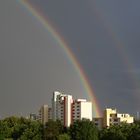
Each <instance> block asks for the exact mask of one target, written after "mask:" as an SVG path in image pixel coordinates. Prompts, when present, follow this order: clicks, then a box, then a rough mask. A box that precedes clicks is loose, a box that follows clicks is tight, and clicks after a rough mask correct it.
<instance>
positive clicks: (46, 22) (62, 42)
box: [17, 0, 101, 116]
mask: <svg viewBox="0 0 140 140" xmlns="http://www.w3.org/2000/svg"><path fill="white" fill-rule="evenodd" d="M17 2H19V3H20V4H21V5H22V7H24V8H25V9H27V11H28V12H29V13H30V14H31V15H32V16H34V17H35V18H36V19H37V20H38V21H39V22H40V23H41V24H42V26H44V28H45V29H46V30H47V32H49V33H50V35H51V36H52V37H53V39H54V41H57V43H58V45H59V47H61V48H62V49H63V50H64V52H65V53H66V55H67V57H68V58H69V61H70V62H71V63H72V65H73V66H74V68H75V70H76V72H77V74H78V75H79V78H80V81H81V82H82V85H83V87H84V89H85V91H86V94H87V95H86V96H88V98H89V99H91V101H92V103H93V115H94V116H101V113H100V109H99V105H98V103H97V99H96V97H95V93H94V91H93V88H91V85H90V83H89V81H88V79H87V76H86V74H85V72H84V71H83V69H82V67H81V65H80V63H79V62H78V61H77V59H76V57H75V56H74V54H73V52H72V51H71V50H70V47H68V45H67V43H66V41H65V40H64V38H63V37H62V36H61V35H60V34H59V33H58V32H57V31H56V30H55V29H54V27H53V26H52V23H51V21H50V20H49V19H48V18H47V16H46V15H43V13H42V12H41V11H40V10H39V9H37V7H36V6H35V5H33V3H31V2H30V1H29V0H19V1H17Z"/></svg>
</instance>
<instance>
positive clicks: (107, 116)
mask: <svg viewBox="0 0 140 140" xmlns="http://www.w3.org/2000/svg"><path fill="white" fill-rule="evenodd" d="M103 119H104V125H103V126H104V127H109V126H110V125H116V124H120V123H122V122H126V123H133V122H134V118H133V117H131V116H130V115H129V114H119V113H117V111H116V109H115V110H113V109H110V108H107V109H105V111H104V116H103Z"/></svg>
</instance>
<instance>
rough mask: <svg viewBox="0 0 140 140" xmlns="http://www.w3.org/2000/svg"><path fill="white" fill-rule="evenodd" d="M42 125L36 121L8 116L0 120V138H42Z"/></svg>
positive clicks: (40, 139)
mask: <svg viewBox="0 0 140 140" xmlns="http://www.w3.org/2000/svg"><path fill="white" fill-rule="evenodd" d="M42 138H43V127H42V125H41V124H40V123H39V122H37V121H31V120H28V119H25V118H18V117H9V118H6V119H4V120H1V121H0V140H4V139H7V140H10V139H13V140H26V139H27V140H29V139H31V140H42Z"/></svg>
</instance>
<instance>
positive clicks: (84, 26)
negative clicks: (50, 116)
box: [0, 0, 140, 115]
mask: <svg viewBox="0 0 140 140" xmlns="http://www.w3.org/2000/svg"><path fill="white" fill-rule="evenodd" d="M32 2H33V3H34V4H35V5H37V6H38V7H40V8H41V9H42V12H44V14H46V15H47V16H48V17H49V19H50V20H51V21H52V23H53V25H55V28H56V29H57V30H58V31H59V32H60V34H61V35H62V36H63V37H64V38H65V40H66V42H67V43H68V44H69V46H70V48H71V49H72V50H73V52H74V54H75V55H76V57H77V59H78V60H79V62H80V63H81V65H82V67H83V69H84V70H85V72H86V75H87V76H88V78H89V80H90V82H91V85H92V87H93V88H94V89H95V95H96V97H97V99H98V101H99V104H100V106H101V109H103V108H104V107H115V108H118V109H119V110H120V111H124V112H130V113H135V112H136V111H140V110H139V106H140V103H139V100H140V95H139V94H140V90H139V89H140V87H139V86H138V85H139V83H140V73H139V70H140V63H139V60H140V55H139V52H140V47H139V45H140V39H139V36H140V28H139V24H140V9H139V5H140V2H139V1H133V2H132V1H130V0H127V1H121V0H118V1H112V0H106V1H99V0H96V1H91V0H86V1H85V0H80V1H65V0H63V1H54V0H51V1H44V0H40V1H38V0H32ZM95 8H96V9H95ZM0 16H1V17H2V20H1V25H0V30H1V32H0V37H1V40H0V46H1V47H0V65H1V72H0V76H1V80H0V83H1V89H0V92H1V98H0V106H1V109H0V110H1V112H0V113H1V114H2V115H3V114H4V115H6V114H8V113H9V112H10V113H11V114H12V113H19V112H20V110H21V112H24V113H27V112H30V111H32V110H33V111H34V110H36V109H37V107H39V105H41V104H43V103H45V102H50V101H49V100H50V97H51V92H52V91H53V90H55V89H58V88H60V90H61V89H62V90H64V91H66V93H67V91H68V93H70V92H71V93H70V94H76V95H75V96H79V95H83V94H81V93H80V92H82V90H83V89H82V87H81V84H80V83H79V84H78V85H77V83H78V80H79V79H78V77H77V76H76V73H75V71H74V70H73V68H71V65H70V64H69V62H68V61H67V60H66V57H65V55H64V54H63V51H62V50H61V49H59V48H58V49H56V48H57V47H56V46H57V44H55V42H53V41H52V38H51V37H50V35H49V34H48V33H47V32H46V31H45V30H44V28H43V27H42V26H40V24H39V23H38V22H37V21H36V20H34V18H32V17H31V16H28V14H27V12H26V11H24V10H23V9H22V7H21V6H20V5H18V4H17V3H16V2H13V1H8V0H5V1H4V0H2V1H0ZM110 31H112V32H113V34H114V35H113V36H112V34H111V33H110ZM117 41H119V42H121V43H122V50H123V51H124V52H125V55H126V56H123V55H122V54H123V53H122V52H121V49H119V47H118V44H119V43H118V42H117ZM46 46H47V47H46ZM50 46H51V47H50ZM125 57H126V58H127V61H128V62H127V63H128V64H126V58H125ZM129 64H130V66H128V65H129ZM130 68H131V69H130ZM64 69H65V71H64ZM60 81H61V82H60ZM71 81H75V83H76V84H75V83H73V82H71ZM77 87H78V88H77ZM54 88H55V89H54ZM8 97H9V98H8ZM132 103H133V104H132ZM11 104H12V106H11ZM3 106H4V107H3ZM17 106H18V107H17Z"/></svg>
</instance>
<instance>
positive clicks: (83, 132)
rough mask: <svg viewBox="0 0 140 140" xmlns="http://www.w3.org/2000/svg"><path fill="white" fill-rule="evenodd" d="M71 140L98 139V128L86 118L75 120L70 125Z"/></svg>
mask: <svg viewBox="0 0 140 140" xmlns="http://www.w3.org/2000/svg"><path fill="white" fill-rule="evenodd" d="M70 135H71V138H72V140H98V130H97V128H96V127H95V126H94V124H93V123H92V122H91V121H89V120H87V119H83V120H77V121H75V122H74V123H73V124H72V125H71V126H70Z"/></svg>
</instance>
